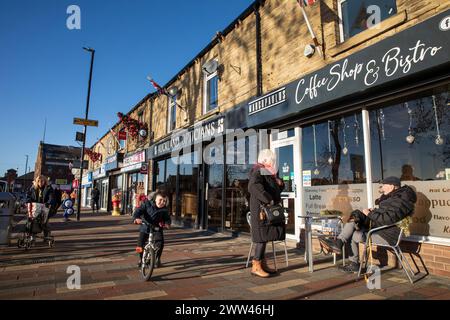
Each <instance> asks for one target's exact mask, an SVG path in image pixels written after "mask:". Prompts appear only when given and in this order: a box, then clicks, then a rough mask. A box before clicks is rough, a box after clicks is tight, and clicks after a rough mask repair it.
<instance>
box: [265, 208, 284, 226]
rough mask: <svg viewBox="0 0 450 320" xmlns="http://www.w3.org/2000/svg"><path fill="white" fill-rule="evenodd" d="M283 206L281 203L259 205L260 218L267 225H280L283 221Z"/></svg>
mask: <svg viewBox="0 0 450 320" xmlns="http://www.w3.org/2000/svg"><path fill="white" fill-rule="evenodd" d="M284 211H285V209H284V207H283V206H282V205H279V204H277V205H266V206H264V205H261V206H260V213H259V216H260V219H261V220H264V221H265V222H266V224H268V225H281V224H284V223H285V219H286V218H285V216H284Z"/></svg>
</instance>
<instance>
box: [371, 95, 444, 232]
mask: <svg viewBox="0 0 450 320" xmlns="http://www.w3.org/2000/svg"><path fill="white" fill-rule="evenodd" d="M448 101H449V86H444V87H440V88H437V89H434V90H431V91H428V92H424V93H422V94H416V95H413V96H410V97H408V98H404V99H402V100H398V101H394V102H392V103H389V104H388V105H386V106H383V107H382V108H379V109H376V110H373V111H371V112H370V119H371V122H370V127H371V142H372V175H373V181H374V182H379V181H380V180H381V179H383V178H385V177H388V176H396V177H398V178H400V179H401V180H402V182H403V183H404V184H407V185H410V186H412V187H413V188H414V189H415V190H416V192H417V197H418V200H417V203H416V207H415V213H414V216H413V224H412V225H411V227H410V231H411V234H414V235H420V236H428V235H431V236H438V237H450V230H449V227H448V225H449V223H448V221H450V192H449V191H450V110H449V102H448ZM374 190H375V191H374V192H375V195H374V198H378V196H379V194H378V192H377V191H378V183H377V184H376V185H374Z"/></svg>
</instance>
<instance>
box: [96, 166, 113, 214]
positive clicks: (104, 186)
mask: <svg viewBox="0 0 450 320" xmlns="http://www.w3.org/2000/svg"><path fill="white" fill-rule="evenodd" d="M92 180H93V181H94V185H95V186H96V187H97V189H98V190H99V191H100V200H99V206H100V209H101V210H105V211H106V210H108V194H109V192H108V190H109V181H108V180H109V179H108V178H107V177H106V164H105V163H103V164H102V165H101V166H100V167H99V168H97V169H96V170H94V171H93V172H92Z"/></svg>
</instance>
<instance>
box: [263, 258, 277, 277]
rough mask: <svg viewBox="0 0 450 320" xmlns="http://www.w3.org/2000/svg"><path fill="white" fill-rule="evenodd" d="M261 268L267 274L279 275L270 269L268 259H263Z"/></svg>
mask: <svg viewBox="0 0 450 320" xmlns="http://www.w3.org/2000/svg"><path fill="white" fill-rule="evenodd" d="M261 268H262V269H263V270H264V271H265V272H267V273H268V274H276V273H277V270H275V269H272V268H270V267H269V266H268V265H267V260H266V259H262V260H261Z"/></svg>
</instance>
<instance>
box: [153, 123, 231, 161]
mask: <svg viewBox="0 0 450 320" xmlns="http://www.w3.org/2000/svg"><path fill="white" fill-rule="evenodd" d="M224 120H225V117H220V118H218V119H215V120H213V121H209V122H207V123H203V122H200V123H198V124H196V125H194V127H193V128H190V129H189V130H183V131H180V132H178V133H177V134H174V135H173V136H172V137H171V138H170V139H169V140H166V141H164V142H162V143H159V144H156V145H154V146H152V147H151V149H150V150H151V152H150V158H156V157H159V156H161V155H164V154H166V153H170V152H172V151H176V150H180V149H182V148H185V147H188V146H190V145H192V144H197V143H201V142H202V141H209V140H211V138H213V137H216V136H219V135H222V134H223V133H224V132H225V127H224V123H225V121H224Z"/></svg>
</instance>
